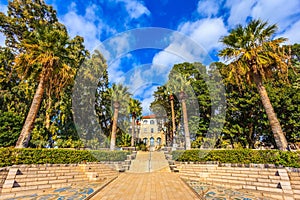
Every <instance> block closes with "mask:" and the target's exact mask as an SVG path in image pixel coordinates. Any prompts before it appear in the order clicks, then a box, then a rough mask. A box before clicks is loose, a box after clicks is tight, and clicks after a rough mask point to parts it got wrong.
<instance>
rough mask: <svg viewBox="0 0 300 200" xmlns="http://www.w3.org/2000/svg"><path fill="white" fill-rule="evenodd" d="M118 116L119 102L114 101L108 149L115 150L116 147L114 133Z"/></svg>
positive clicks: (115, 132)
mask: <svg viewBox="0 0 300 200" xmlns="http://www.w3.org/2000/svg"><path fill="white" fill-rule="evenodd" d="M118 116H119V103H118V102H115V103H114V118H113V125H112V130H111V138H110V150H111V151H113V150H115V147H116V134H117V123H118Z"/></svg>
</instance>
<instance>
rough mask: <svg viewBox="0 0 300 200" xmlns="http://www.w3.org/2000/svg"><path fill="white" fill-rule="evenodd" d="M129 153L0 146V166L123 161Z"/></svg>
mask: <svg viewBox="0 0 300 200" xmlns="http://www.w3.org/2000/svg"><path fill="white" fill-rule="evenodd" d="M129 154H130V153H129V152H128V151H88V150H72V149H15V148H0V155H1V156H0V167H4V166H11V165H18V164H71V163H81V162H98V161H124V160H126V158H127V155H129Z"/></svg>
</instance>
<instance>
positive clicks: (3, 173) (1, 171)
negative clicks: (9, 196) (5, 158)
mask: <svg viewBox="0 0 300 200" xmlns="http://www.w3.org/2000/svg"><path fill="white" fill-rule="evenodd" d="M8 171H9V169H8V168H0V193H1V191H2V188H3V185H4V182H5V179H6V177H7V175H8Z"/></svg>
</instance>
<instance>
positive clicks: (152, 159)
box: [129, 152, 170, 173]
mask: <svg viewBox="0 0 300 200" xmlns="http://www.w3.org/2000/svg"><path fill="white" fill-rule="evenodd" d="M129 172H132V173H145V172H170V170H169V164H168V161H167V160H166V159H165V156H164V153H163V152H138V153H137V155H136V159H135V160H132V161H131V165H130V169H129Z"/></svg>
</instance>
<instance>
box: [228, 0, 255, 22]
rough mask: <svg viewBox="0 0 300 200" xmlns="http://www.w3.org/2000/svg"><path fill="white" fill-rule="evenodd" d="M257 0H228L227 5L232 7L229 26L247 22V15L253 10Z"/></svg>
mask: <svg viewBox="0 0 300 200" xmlns="http://www.w3.org/2000/svg"><path fill="white" fill-rule="evenodd" d="M255 2H256V0H248V1H240V0H227V1H226V4H225V6H226V7H229V8H230V16H229V18H228V24H229V26H231V27H232V26H236V25H237V24H245V22H246V19H247V17H248V16H249V15H250V14H251V12H252V7H253V6H254V4H255Z"/></svg>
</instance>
